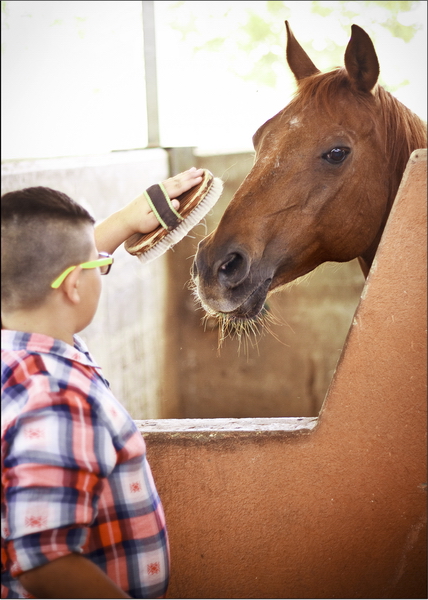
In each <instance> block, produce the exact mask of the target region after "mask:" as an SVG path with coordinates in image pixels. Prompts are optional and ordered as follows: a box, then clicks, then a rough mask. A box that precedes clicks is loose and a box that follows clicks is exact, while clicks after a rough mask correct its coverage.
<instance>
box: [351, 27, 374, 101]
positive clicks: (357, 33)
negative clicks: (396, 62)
mask: <svg viewBox="0 0 428 600" xmlns="http://www.w3.org/2000/svg"><path fill="white" fill-rule="evenodd" d="M345 67H346V70H347V71H348V75H349V77H350V79H351V81H353V83H354V84H355V86H356V87H357V88H358V89H359V90H361V91H362V92H370V91H371V90H372V89H373V88H374V86H375V85H376V82H377V80H378V77H379V61H378V59H377V56H376V51H375V49H374V46H373V42H372V41H371V39H370V37H369V36H368V35H367V33H366V32H365V31H364V29H361V27H358V25H352V35H351V39H350V40H349V43H348V46H347V48H346V52H345Z"/></svg>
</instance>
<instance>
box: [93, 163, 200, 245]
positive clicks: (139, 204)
mask: <svg viewBox="0 0 428 600" xmlns="http://www.w3.org/2000/svg"><path fill="white" fill-rule="evenodd" d="M202 174H203V170H202V169H196V168H195V167H192V168H191V169H189V170H188V171H184V172H183V173H179V174H178V175H175V176H174V177H170V178H169V179H166V180H165V181H163V185H164V187H165V190H166V192H167V194H168V196H169V197H170V198H171V200H172V201H173V202H172V204H173V206H174V208H175V209H178V208H179V206H180V203H179V201H178V200H173V199H174V198H177V196H180V194H183V193H184V192H187V190H190V188H192V187H193V186H195V185H197V184H198V183H200V182H201V181H202ZM158 226H159V221H158V220H157V219H156V217H155V215H154V214H153V212H152V209H151V208H150V206H149V203H148V202H147V199H146V197H145V195H144V193H143V194H140V195H139V196H137V198H135V200H132V202H130V203H129V204H127V205H126V206H124V207H123V208H122V209H120V210H119V211H117V212H115V213H113V214H112V215H110V217H107V219H105V220H104V221H102V222H101V223H98V224H97V225H96V227H95V243H96V246H97V248H98V251H100V252H101V251H103V252H109V253H110V254H113V252H114V251H115V250H116V248H118V247H119V246H120V244H122V243H123V242H124V241H125V240H127V239H128V238H129V237H131V235H132V234H134V233H150V231H153V230H154V229H156V227H158Z"/></svg>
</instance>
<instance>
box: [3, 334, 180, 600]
mask: <svg viewBox="0 0 428 600" xmlns="http://www.w3.org/2000/svg"><path fill="white" fill-rule="evenodd" d="M1 407H2V438H1V439H2V459H1V460H2V500H1V519H2V523H1V526H2V598H17V597H32V596H31V595H30V594H28V592H26V590H25V589H24V588H23V587H22V585H21V584H20V583H19V580H18V579H16V577H17V576H18V575H19V574H20V573H22V572H24V571H27V570H29V569H33V568H35V567H38V566H41V565H43V564H45V563H47V562H49V561H52V560H55V559H56V558H59V557H61V556H65V555H67V554H70V553H72V552H76V553H79V554H81V555H82V556H84V557H86V558H87V559H89V560H91V561H92V562H94V563H95V564H96V565H98V566H99V567H100V568H101V569H102V570H103V571H104V572H105V573H106V574H107V575H108V576H109V577H110V578H111V579H112V580H113V581H114V582H115V583H116V584H117V585H118V586H119V587H120V588H122V589H123V590H124V591H125V592H127V593H128V594H129V595H130V596H132V597H134V598H159V597H163V596H164V595H165V593H166V589H167V585H168V578H169V548H168V538H167V532H166V527H165V517H164V513H163V509H162V505H161V502H160V499H159V496H158V494H157V491H156V488H155V485H154V482H153V478H152V474H151V471H150V467H149V465H148V462H147V459H146V448H145V443H144V440H143V438H142V437H141V434H140V433H139V432H138V430H137V427H136V426H135V423H134V422H133V420H132V418H131V417H130V415H129V414H128V413H127V411H126V410H125V409H124V408H123V406H122V405H121V404H120V403H119V402H118V401H117V400H116V399H115V398H114V396H113V394H112V393H111V391H110V389H109V385H108V382H107V381H106V380H105V379H104V377H103V376H102V374H101V372H100V369H99V367H97V365H96V364H95V363H94V362H93V359H92V357H91V355H90V354H89V352H88V350H87V348H86V346H85V345H84V344H83V342H82V340H80V339H79V338H78V337H77V336H76V337H75V345H74V347H72V346H70V345H68V344H66V343H64V342H61V341H59V340H55V339H53V338H50V337H47V336H45V335H41V334H29V333H23V332H17V331H7V330H3V331H2V400H1Z"/></svg>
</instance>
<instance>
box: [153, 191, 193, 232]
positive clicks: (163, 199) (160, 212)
mask: <svg viewBox="0 0 428 600" xmlns="http://www.w3.org/2000/svg"><path fill="white" fill-rule="evenodd" d="M144 194H145V196H146V199H147V202H148V203H149V205H150V208H151V209H152V211H153V212H154V214H155V216H156V218H157V220H158V221H159V223H160V224H161V225H162V227H163V228H164V229H166V230H167V231H172V230H173V229H175V228H176V227H177V226H178V225H180V223H181V222H182V220H183V217H181V216H180V214H179V213H178V212H177V211H176V210H175V208H174V207H173V205H172V203H171V200H170V199H169V196H168V194H167V193H166V190H165V188H164V187H163V185H162V184H161V183H155V185H151V186H150V187H149V188H147V190H146V191H145V192H144Z"/></svg>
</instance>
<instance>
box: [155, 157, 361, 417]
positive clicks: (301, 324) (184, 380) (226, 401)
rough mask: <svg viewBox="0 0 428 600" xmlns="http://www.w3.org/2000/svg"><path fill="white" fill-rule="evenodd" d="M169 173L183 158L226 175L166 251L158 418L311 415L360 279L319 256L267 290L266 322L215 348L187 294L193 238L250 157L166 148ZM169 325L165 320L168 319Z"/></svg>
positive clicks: (348, 267)
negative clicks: (211, 201)
mask: <svg viewBox="0 0 428 600" xmlns="http://www.w3.org/2000/svg"><path fill="white" fill-rule="evenodd" d="M170 162H171V172H174V173H175V172H178V171H182V170H184V169H186V168H188V167H189V166H191V165H192V164H195V165H196V166H198V167H204V168H207V169H209V170H210V171H211V172H212V173H213V174H214V175H215V176H216V177H221V178H222V179H223V181H224V182H225V187H224V192H223V195H222V197H221V199H220V201H219V202H218V204H217V205H216V207H215V209H214V210H213V212H212V214H211V215H210V216H209V217H207V219H206V224H205V226H203V225H199V226H198V227H197V228H195V230H194V231H193V233H191V236H192V237H187V238H186V239H185V240H183V241H182V242H181V243H180V244H179V245H178V246H177V247H176V248H175V249H174V251H173V252H170V253H169V256H168V268H169V275H168V286H169V287H168V293H167V297H168V317H167V324H168V325H167V328H166V331H165V336H166V348H167V359H166V377H165V385H164V387H163V392H162V394H163V403H162V415H163V416H164V417H165V418H222V417H228V418H233V417H237V418H242V417H292V416H307V417H309V416H316V415H318V413H319V411H320V409H321V405H322V403H323V400H324V397H325V394H326V392H327V389H328V386H329V383H330V381H331V378H332V376H333V373H334V370H335V368H336V364H337V361H338V359H339V356H340V353H341V350H342V347H343V345H344V342H345V339H346V335H347V333H348V330H349V327H350V325H351V322H352V317H353V315H354V312H355V309H356V307H357V304H358V302H359V299H360V294H361V290H362V287H363V285H364V277H363V275H362V273H361V270H360V267H359V265H358V263H357V261H352V262H350V263H345V264H338V263H326V264H325V265H322V266H321V267H319V268H318V269H317V270H316V271H314V272H313V273H311V274H310V275H309V276H308V277H307V278H306V279H304V280H303V281H301V282H300V283H298V284H291V285H290V286H289V287H288V288H287V289H285V290H284V291H282V292H279V293H277V294H275V295H273V296H272V297H271V299H270V300H269V301H268V305H267V310H268V313H269V314H270V315H271V317H272V319H273V322H270V324H269V329H270V331H268V330H263V331H262V332H261V334H260V335H258V336H254V335H251V336H250V337H246V336H242V338H241V339H238V338H237V337H235V338H234V339H231V338H227V339H226V340H225V341H224V342H223V344H222V346H221V349H220V351H219V350H218V345H219V336H221V332H220V331H219V328H218V324H217V323H216V322H215V320H214V319H208V320H207V321H206V322H205V324H203V323H202V320H203V316H204V313H203V311H202V310H201V309H199V308H198V307H197V305H196V304H195V301H194V299H193V296H192V294H191V292H190V291H189V281H190V268H191V264H192V259H193V256H194V254H195V252H196V248H197V244H198V242H199V241H200V240H201V239H202V238H203V237H204V236H205V235H206V234H207V233H210V232H211V231H212V230H213V229H214V228H215V226H216V224H217V223H218V221H219V219H220V217H221V215H222V214H223V212H224V210H225V208H226V206H227V204H228V203H229V202H230V200H231V198H232V196H233V194H234V193H235V191H236V190H237V188H238V187H239V185H240V184H241V182H242V181H243V179H244V178H245V176H246V175H247V173H248V172H249V171H250V169H251V166H252V162H253V156H252V154H248V153H245V154H244V153H243V154H229V155H222V156H198V155H196V156H193V154H192V151H191V149H186V148H181V149H179V148H177V149H174V150H170ZM172 323H173V324H174V327H171V326H170V325H171V324H172Z"/></svg>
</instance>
